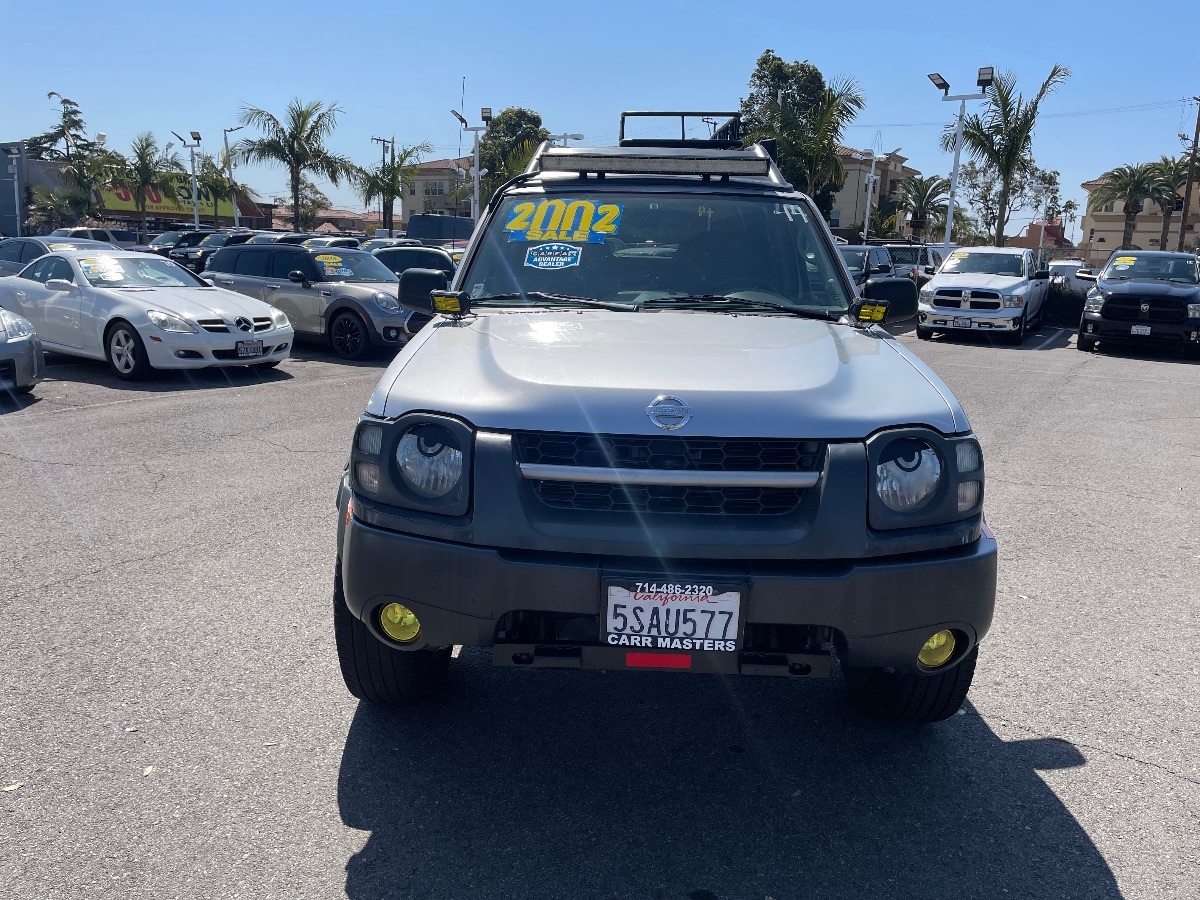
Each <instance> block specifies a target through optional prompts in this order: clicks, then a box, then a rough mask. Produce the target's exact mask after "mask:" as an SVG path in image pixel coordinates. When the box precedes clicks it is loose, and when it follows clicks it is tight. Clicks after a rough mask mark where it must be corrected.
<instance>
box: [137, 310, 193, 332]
mask: <svg viewBox="0 0 1200 900" xmlns="http://www.w3.org/2000/svg"><path fill="white" fill-rule="evenodd" d="M146 318H147V319H149V320H150V322H151V324H152V325H156V326H158V327H159V328H161V329H162V330H163V331H169V332H171V333H173V334H196V331H197V329H196V327H195V326H194V325H189V324H188V323H187V322H185V321H183V319H181V318H179V316H173V315H171V314H170V313H165V312H159V311H158V310H156V309H151V310H148V311H147V312H146Z"/></svg>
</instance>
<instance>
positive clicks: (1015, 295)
mask: <svg viewBox="0 0 1200 900" xmlns="http://www.w3.org/2000/svg"><path fill="white" fill-rule="evenodd" d="M1025 291H1026V289H1025V288H1017V289H1016V290H1015V291H1013V292H1012V293H1011V294H1006V295H1005V296H1003V297H1001V298H1000V300H1001V302H1002V303H1003V304H1004V308H1005V309H1020V308H1021V307H1022V306H1024V305H1025Z"/></svg>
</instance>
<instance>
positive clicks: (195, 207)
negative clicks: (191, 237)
mask: <svg viewBox="0 0 1200 900" xmlns="http://www.w3.org/2000/svg"><path fill="white" fill-rule="evenodd" d="M188 133H189V134H190V135H191V136H192V141H193V143H191V144H189V143H188V142H187V141H185V140H184V139H183V138H182V137H180V136H179V134H178V133H176V132H174V131H172V132H171V134H173V135H175V137H177V138H179V141H180V143H182V144H183V146H184V147H186V148H187V149H188V152H189V153H191V155H192V217H193V220H194V222H195V224H196V230H197V231H199V230H200V189H199V188H198V187H197V186H196V148H197V147H199V146H200V132H198V131H191V132H188ZM216 211H217V205H216V203H215V202H214V203H213V224H214V226H215V225H216V221H217V217H216Z"/></svg>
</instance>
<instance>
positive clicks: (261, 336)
mask: <svg viewBox="0 0 1200 900" xmlns="http://www.w3.org/2000/svg"><path fill="white" fill-rule="evenodd" d="M138 331H139V333H140V334H141V336H142V343H143V344H145V346H146V356H147V357H148V358H149V360H150V365H152V366H154V368H156V369H206V368H208V367H209V366H252V365H255V364H257V363H264V362H274V361H276V360H283V359H287V358H288V356H289V354H290V353H291V348H292V344H293V343H294V342H295V338H296V333H295V331H294V330H293V329H292V328H291V327H288V328H272V329H271V330H270V331H260V332H255V333H254V334H241V333H238V334H237V335H234V334H228V335H225V334H210V333H208V332H201V333H199V334H175V333H173V332H166V331H162V330H161V329H158V328H155V327H154V326H153V325H147V326H144V327H142V328H139V329H138ZM245 340H251V341H262V343H263V354H262V356H252V357H238V355H237V343H238V341H245Z"/></svg>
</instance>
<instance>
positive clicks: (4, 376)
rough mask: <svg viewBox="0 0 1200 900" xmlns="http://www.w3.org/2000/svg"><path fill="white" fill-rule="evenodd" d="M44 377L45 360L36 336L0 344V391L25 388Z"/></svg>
mask: <svg viewBox="0 0 1200 900" xmlns="http://www.w3.org/2000/svg"><path fill="white" fill-rule="evenodd" d="M45 377H46V360H45V358H44V357H43V355H42V342H41V341H39V340H38V338H37V335H34V336H32V337H29V338H26V339H25V340H21V341H11V342H6V343H2V344H0V390H6V389H7V390H12V389H14V388H26V387H30V386H32V385H35V384H37V383H38V382H39V381H41V380H42V379H43V378H45Z"/></svg>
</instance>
